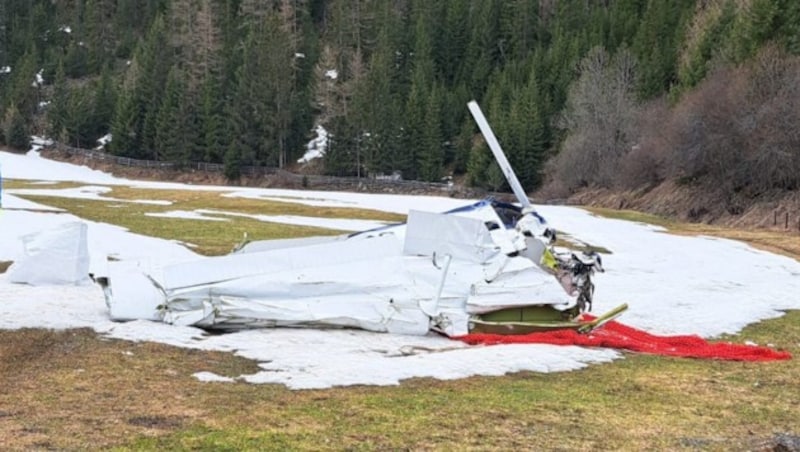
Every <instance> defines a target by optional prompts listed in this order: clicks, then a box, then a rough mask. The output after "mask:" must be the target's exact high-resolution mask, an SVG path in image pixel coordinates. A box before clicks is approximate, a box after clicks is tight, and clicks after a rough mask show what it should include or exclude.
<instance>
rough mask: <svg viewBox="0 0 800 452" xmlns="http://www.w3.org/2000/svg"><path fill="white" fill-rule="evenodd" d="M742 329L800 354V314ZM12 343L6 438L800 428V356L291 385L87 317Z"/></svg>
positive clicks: (1, 412) (207, 444)
mask: <svg viewBox="0 0 800 452" xmlns="http://www.w3.org/2000/svg"><path fill="white" fill-rule="evenodd" d="M740 337H742V338H748V339H754V340H760V339H767V338H769V339H771V340H773V341H776V342H777V343H776V346H778V347H782V348H786V349H788V350H790V351H792V352H793V353H795V354H796V353H798V351H800V313H796V312H795V313H790V314H789V315H788V316H787V317H785V318H782V319H777V320H772V321H768V322H763V323H762V324H761V325H759V326H756V327H753V328H748V329H747V330H745V332H744V333H742V335H740ZM776 338H777V339H776ZM0 357H2V359H0V377H2V381H3V382H4V385H3V389H2V390H0V407H2V408H0V448H2V449H34V448H37V449H50V448H53V449H108V448H112V447H118V448H122V449H146V450H175V449H183V450H185V449H204V450H205V449H213V450H255V449H271V450H274V449H287V448H290V449H296V450H326V449H328V450H329V449H337V450H341V449H369V450H374V449H405V448H410V449H435V450H451V449H462V450H463V449H470V448H473V449H496V450H515V449H527V450H530V449H563V450H590V449H591V450H597V449H613V450H620V449H622V450H642V449H692V448H696V447H700V448H702V449H712V450H713V449H716V450H730V449H753V448H756V447H757V446H758V445H759V444H769V440H770V439H771V438H772V437H773V436H774V435H775V434H778V433H788V434H795V435H796V434H798V433H800V432H798V431H797V430H796V428H797V427H796V425H797V424H796V419H797V418H798V416H800V368H798V366H797V364H796V363H795V362H794V361H785V362H777V363H733V362H721V361H699V360H689V359H670V358H659V357H653V356H644V355H627V357H626V359H624V360H621V361H617V362H615V363H613V364H608V365H599V366H591V367H590V368H587V369H584V370H582V371H575V372H568V373H560V374H537V373H519V374H515V375H509V376H505V377H496V378H489V377H474V378H467V379H463V380H457V381H437V380H431V379H414V380H410V381H407V382H404V383H403V384H401V385H400V386H397V387H348V388H337V389H329V390H314V391H289V390H287V389H285V388H284V387H282V386H276V385H250V384H246V383H241V382H237V383H201V382H199V381H197V380H195V379H194V378H193V377H192V376H191V375H192V374H193V373H194V372H198V371H204V370H206V371H213V372H216V373H218V374H221V375H228V376H237V375H241V374H247V373H252V372H253V371H255V365H254V364H253V363H252V362H249V361H246V360H243V359H240V358H237V357H235V356H233V355H231V354H227V353H211V352H199V351H193V350H185V349H178V348H173V347H169V346H166V345H158V344H151V343H131V342H125V341H119V340H108V339H105V338H102V337H98V336H97V335H95V334H94V333H92V332H91V331H89V330H85V329H83V330H71V331H63V332H54V331H47V330H21V331H0Z"/></svg>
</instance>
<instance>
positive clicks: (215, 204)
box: [21, 186, 404, 255]
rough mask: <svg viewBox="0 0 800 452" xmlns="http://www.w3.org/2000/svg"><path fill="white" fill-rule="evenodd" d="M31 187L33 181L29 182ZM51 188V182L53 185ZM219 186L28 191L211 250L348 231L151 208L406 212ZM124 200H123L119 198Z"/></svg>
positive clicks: (379, 215)
mask: <svg viewBox="0 0 800 452" xmlns="http://www.w3.org/2000/svg"><path fill="white" fill-rule="evenodd" d="M28 188H30V187H28ZM47 188H50V187H49V186H47ZM221 194H222V193H220V192H216V191H193V190H151V189H142V188H130V187H114V188H113V189H112V191H111V192H109V193H107V194H105V195H104V197H107V198H112V199H114V200H111V201H106V200H87V199H75V198H64V197H56V196H41V195H34V194H29V195H23V196H21V197H23V198H26V199H28V200H31V201H34V202H37V203H40V204H45V205H48V206H51V207H58V208H61V209H64V210H67V211H69V212H70V213H72V214H74V215H77V216H78V217H80V218H83V219H86V220H91V221H98V222H103V223H110V224H116V225H119V226H122V227H125V228H127V229H129V230H130V231H132V232H136V233H139V234H144V235H149V236H153V237H160V238H164V239H174V240H180V241H181V242H184V243H187V244H191V245H192V249H193V250H194V251H196V252H198V253H201V254H206V255H220V254H226V253H228V252H230V251H231V249H232V248H233V247H234V246H235V245H237V244H238V243H240V242H241V241H242V239H243V237H244V235H245V233H246V234H247V237H248V239H249V240H268V239H282V238H292V237H308V236H318V235H335V234H342V233H344V232H345V231H339V230H334V229H326V228H320V227H311V226H295V225H287V224H283V223H270V222H264V221H258V220H255V219H252V218H245V217H237V216H233V215H225V214H223V213H220V214H217V215H212V216H216V217H218V218H224V219H225V220H227V221H204V220H191V219H183V218H164V217H153V216H148V215H147V214H148V213H163V212H168V211H172V210H189V211H192V210H196V209H213V210H217V211H220V212H222V211H224V212H230V213H233V214H236V213H239V214H252V215H254V214H259V215H301V216H312V217H319V218H358V219H364V220H376V221H384V222H387V223H388V222H397V221H402V220H403V219H404V217H403V216H400V215H396V214H387V213H384V212H379V211H372V210H367V209H349V208H330V207H314V206H306V205H302V204H293V203H287V202H281V201H266V200H257V199H246V198H226V197H222V196H221ZM116 200H120V201H116ZM136 200H160V201H169V202H171V203H172V204H170V205H154V204H144V203H137V202H132V201H136Z"/></svg>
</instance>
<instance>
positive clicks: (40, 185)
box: [3, 179, 89, 190]
mask: <svg viewBox="0 0 800 452" xmlns="http://www.w3.org/2000/svg"><path fill="white" fill-rule="evenodd" d="M86 185H89V184H85V183H79V182H50V181H34V180H22V179H3V190H15V189H16V190H21V189H33V190H35V189H42V190H62V189H66V188H76V187H84V186H86Z"/></svg>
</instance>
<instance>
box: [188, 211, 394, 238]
mask: <svg viewBox="0 0 800 452" xmlns="http://www.w3.org/2000/svg"><path fill="white" fill-rule="evenodd" d="M196 213H197V214H198V215H200V216H201V218H203V219H211V218H209V217H203V216H202V215H203V214H211V215H228V216H234V217H245V218H252V219H254V220H258V221H264V222H267V223H281V224H293V225H297V226H314V227H318V228H327V229H338V230H340V231H351V232H357V231H366V230H369V229H374V228H379V227H382V226H386V223H383V222H380V221H370V220H353V219H349V218H320V217H304V216H299V215H256V214H247V213H239V212H226V211H223V210H207V209H200V210H197V211H196Z"/></svg>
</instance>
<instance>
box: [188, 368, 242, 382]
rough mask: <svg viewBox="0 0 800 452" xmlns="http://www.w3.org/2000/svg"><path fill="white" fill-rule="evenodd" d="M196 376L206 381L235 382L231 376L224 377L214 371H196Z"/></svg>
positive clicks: (194, 374) (194, 375)
mask: <svg viewBox="0 0 800 452" xmlns="http://www.w3.org/2000/svg"><path fill="white" fill-rule="evenodd" d="M192 376H193V377H194V378H197V379H198V380H200V381H206V382H219V383H234V382H236V380H234V379H233V378H231V377H223V376H222V375H217V374H215V373H214V372H205V371H204V372H195V373H193V374H192Z"/></svg>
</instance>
